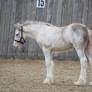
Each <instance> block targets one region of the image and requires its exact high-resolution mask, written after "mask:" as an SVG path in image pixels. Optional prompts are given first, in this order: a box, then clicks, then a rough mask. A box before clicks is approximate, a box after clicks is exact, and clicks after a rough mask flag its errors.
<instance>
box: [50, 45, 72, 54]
mask: <svg viewBox="0 0 92 92" xmlns="http://www.w3.org/2000/svg"><path fill="white" fill-rule="evenodd" d="M70 49H73V45H72V44H67V45H64V46H61V47H58V46H55V47H52V48H51V51H54V52H55V51H66V50H70Z"/></svg>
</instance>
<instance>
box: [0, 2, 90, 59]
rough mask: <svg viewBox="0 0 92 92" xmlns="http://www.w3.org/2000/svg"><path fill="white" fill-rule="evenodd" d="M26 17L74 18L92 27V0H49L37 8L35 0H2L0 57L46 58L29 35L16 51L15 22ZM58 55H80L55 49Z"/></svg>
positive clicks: (46, 19)
mask: <svg viewBox="0 0 92 92" xmlns="http://www.w3.org/2000/svg"><path fill="white" fill-rule="evenodd" d="M26 20H33V21H44V22H49V23H52V24H54V25H56V26H65V25H68V24H70V23H73V22H78V23H83V24H85V25H87V26H88V27H89V28H90V29H92V0H46V7H45V8H42V9H40V8H36V0H0V58H22V59H25V58H31V59H42V58H44V56H43V53H42V50H41V49H40V47H39V46H38V44H37V43H36V42H35V41H34V40H32V39H30V40H29V39H27V42H26V44H25V45H24V46H22V50H21V51H16V50H15V49H14V48H13V46H12V44H13V40H14V33H15V32H14V30H15V28H14V24H15V23H17V22H20V23H23V22H24V21H26ZM54 57H55V58H56V59H73V60H76V59H78V57H77V54H76V52H75V51H74V50H73V51H68V52H63V53H58V52H56V53H55V54H54Z"/></svg>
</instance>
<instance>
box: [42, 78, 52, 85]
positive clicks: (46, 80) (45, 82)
mask: <svg viewBox="0 0 92 92" xmlns="http://www.w3.org/2000/svg"><path fill="white" fill-rule="evenodd" d="M43 83H44V84H51V83H53V81H51V80H50V79H45V80H44V81H43Z"/></svg>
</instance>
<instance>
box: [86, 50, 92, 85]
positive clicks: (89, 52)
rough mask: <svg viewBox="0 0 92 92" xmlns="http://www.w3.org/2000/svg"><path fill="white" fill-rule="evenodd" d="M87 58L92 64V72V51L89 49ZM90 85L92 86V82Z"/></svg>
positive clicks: (91, 64)
mask: <svg viewBox="0 0 92 92" xmlns="http://www.w3.org/2000/svg"><path fill="white" fill-rule="evenodd" d="M87 57H88V60H89V62H90V66H91V71H92V50H90V49H88V51H87ZM89 85H92V81H91V82H89Z"/></svg>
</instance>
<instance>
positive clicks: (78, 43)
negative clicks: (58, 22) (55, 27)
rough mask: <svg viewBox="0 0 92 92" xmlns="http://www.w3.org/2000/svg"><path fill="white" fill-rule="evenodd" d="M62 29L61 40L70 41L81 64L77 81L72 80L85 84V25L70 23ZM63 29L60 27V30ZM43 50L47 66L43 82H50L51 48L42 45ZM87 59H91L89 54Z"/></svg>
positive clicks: (77, 83)
mask: <svg viewBox="0 0 92 92" xmlns="http://www.w3.org/2000/svg"><path fill="white" fill-rule="evenodd" d="M63 29H65V30H64V31H63V35H62V36H63V38H61V40H62V39H63V40H64V41H65V42H66V43H71V44H72V45H73V47H74V48H75V50H76V52H77V54H78V57H79V59H80V64H81V70H80V75H79V78H78V81H76V82H74V84H75V85H84V84H86V69H87V55H86V49H87V48H88V42H89V37H88V29H87V28H86V26H84V25H81V24H71V25H69V26H68V27H66V28H63ZM63 29H62V28H61V30H63ZM61 45H62V44H61ZM61 47H62V46H61ZM66 47H67V46H66ZM43 52H44V55H45V61H46V67H47V76H46V79H45V81H44V83H49V84H50V83H52V82H53V60H52V54H51V48H50V47H49V48H47V47H43ZM89 53H90V52H89ZM91 54H92V53H91ZM91 54H90V55H91ZM89 59H90V60H92V58H91V56H89ZM91 65H92V62H91Z"/></svg>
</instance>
